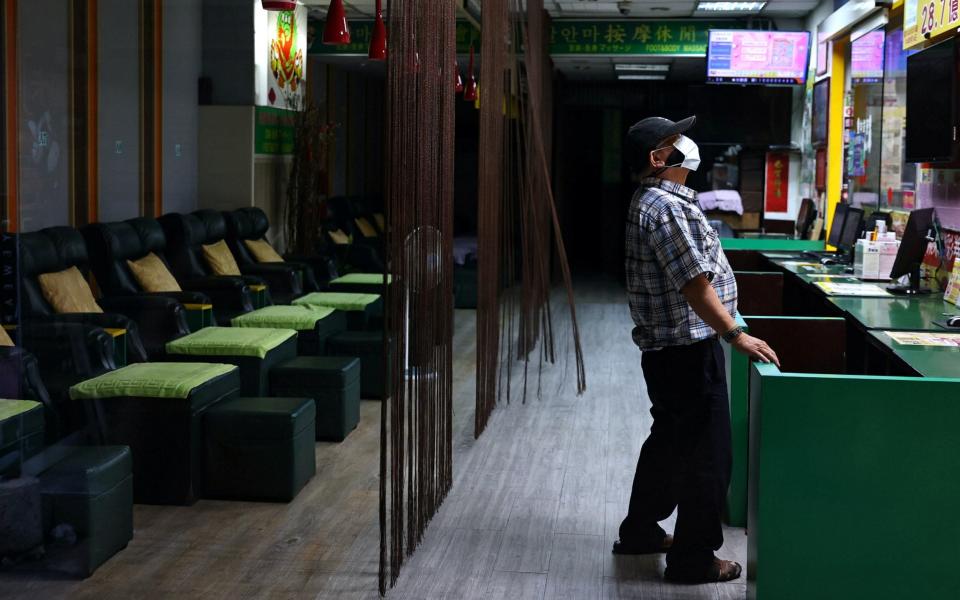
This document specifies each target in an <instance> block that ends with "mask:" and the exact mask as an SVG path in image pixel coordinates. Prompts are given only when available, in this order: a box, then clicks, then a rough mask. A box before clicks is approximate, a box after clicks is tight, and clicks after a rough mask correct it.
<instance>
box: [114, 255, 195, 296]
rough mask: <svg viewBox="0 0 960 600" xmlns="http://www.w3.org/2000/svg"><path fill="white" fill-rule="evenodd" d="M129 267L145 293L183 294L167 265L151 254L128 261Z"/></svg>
mask: <svg viewBox="0 0 960 600" xmlns="http://www.w3.org/2000/svg"><path fill="white" fill-rule="evenodd" d="M127 266H129V267H130V271H131V272H133V277H134V279H136V280H137V283H139V284H140V287H142V288H143V291H145V292H182V291H183V290H182V289H180V284H179V283H177V280H176V279H174V277H173V275H171V274H170V270H169V269H167V265H165V264H163V261H162V260H160V258H159V257H158V256H157V255H156V254H154V253H153V252H151V253H150V254H148V255H146V256H144V257H143V258H141V259H140V260H128V261H127Z"/></svg>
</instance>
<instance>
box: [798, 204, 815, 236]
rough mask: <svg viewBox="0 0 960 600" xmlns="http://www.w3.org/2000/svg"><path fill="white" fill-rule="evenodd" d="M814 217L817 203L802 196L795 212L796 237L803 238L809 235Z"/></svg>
mask: <svg viewBox="0 0 960 600" xmlns="http://www.w3.org/2000/svg"><path fill="white" fill-rule="evenodd" d="M816 219H817V205H816V204H814V203H813V200H811V199H810V198H804V199H803V200H802V201H801V202H800V212H798V213H797V239H801V240H805V239H807V238H808V237H809V236H810V228H811V227H812V226H813V222H814V221H815V220H816Z"/></svg>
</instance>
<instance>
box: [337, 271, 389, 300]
mask: <svg viewBox="0 0 960 600" xmlns="http://www.w3.org/2000/svg"><path fill="white" fill-rule="evenodd" d="M383 278H384V275H383V273H347V274H346V275H344V276H342V277H337V278H336V279H334V280H332V281H330V283H329V286H330V291H331V292H349V293H354V294H376V295H380V294H383ZM386 278H387V284H388V285H389V284H392V283H393V275H387V276H386Z"/></svg>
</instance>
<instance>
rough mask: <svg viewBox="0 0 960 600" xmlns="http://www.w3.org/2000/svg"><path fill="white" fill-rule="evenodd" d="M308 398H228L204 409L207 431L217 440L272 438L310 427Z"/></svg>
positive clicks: (311, 414) (311, 408)
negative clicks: (205, 411)
mask: <svg viewBox="0 0 960 600" xmlns="http://www.w3.org/2000/svg"><path fill="white" fill-rule="evenodd" d="M316 414H317V408H316V403H315V402H314V401H313V399H312V398H232V399H229V400H224V401H223V402H218V403H217V404H215V405H214V406H212V407H210V409H209V410H207V413H206V417H205V419H206V423H205V427H206V430H207V435H208V436H210V437H212V438H214V439H218V440H246V441H274V440H284V439H290V438H292V437H294V436H295V435H297V434H298V433H301V432H302V431H304V430H306V429H309V430H311V432H312V430H313V428H314V420H315V419H316Z"/></svg>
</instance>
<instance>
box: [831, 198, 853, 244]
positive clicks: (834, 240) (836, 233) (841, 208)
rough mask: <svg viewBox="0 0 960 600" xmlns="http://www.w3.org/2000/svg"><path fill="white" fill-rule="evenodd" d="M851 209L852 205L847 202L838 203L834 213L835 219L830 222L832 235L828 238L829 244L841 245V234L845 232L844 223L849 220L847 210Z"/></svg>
mask: <svg viewBox="0 0 960 600" xmlns="http://www.w3.org/2000/svg"><path fill="white" fill-rule="evenodd" d="M849 209H850V206H849V205H847V204H843V203H842V202H841V203H840V204H837V208H836V210H834V213H833V221H831V224H830V237H829V238H827V245H829V246H839V245H840V236H841V235H842V234H843V223H844V221H846V220H847V210H849Z"/></svg>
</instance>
